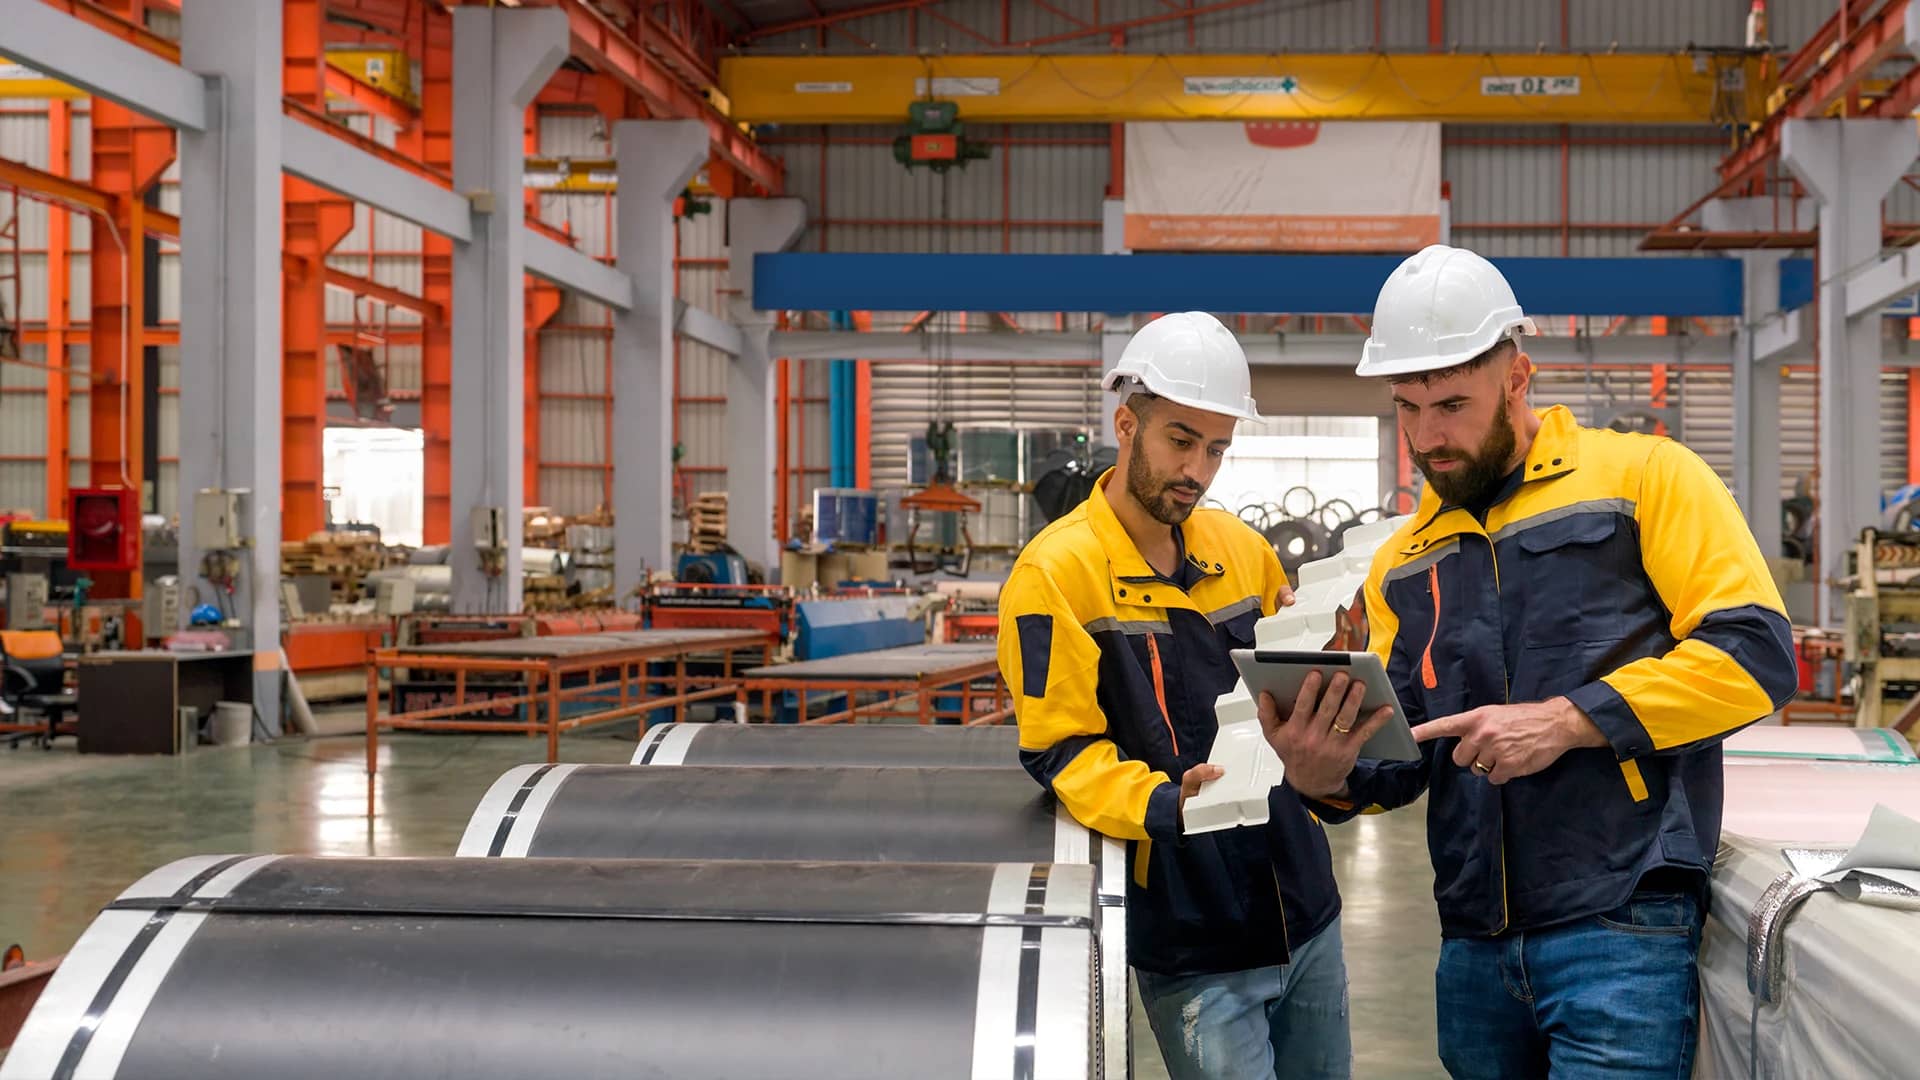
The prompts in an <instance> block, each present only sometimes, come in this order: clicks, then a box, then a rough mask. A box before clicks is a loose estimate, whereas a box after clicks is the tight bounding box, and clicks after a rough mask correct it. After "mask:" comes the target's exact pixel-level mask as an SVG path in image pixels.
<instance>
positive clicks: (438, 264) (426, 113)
mask: <svg viewBox="0 0 1920 1080" xmlns="http://www.w3.org/2000/svg"><path fill="white" fill-rule="evenodd" d="M451 23H452V20H451V18H450V17H449V16H448V15H447V13H446V12H444V11H436V10H434V9H433V8H431V7H429V8H427V9H426V10H425V11H424V12H423V14H422V24H421V28H420V29H421V36H422V42H421V50H422V51H421V52H420V54H419V55H420V75H421V83H420V122H419V123H418V124H415V125H414V126H413V127H411V128H409V129H407V130H406V131H405V132H402V133H401V137H400V142H401V145H402V146H403V147H405V148H406V149H407V151H408V152H409V153H410V154H411V155H412V156H414V157H415V158H417V159H419V160H421V161H424V162H427V163H428V164H429V165H431V166H432V167H434V168H438V169H444V170H446V171H447V172H448V173H451V172H452V170H453V47H452V44H451V42H452V40H453V33H452V25H451ZM420 271H421V274H420V284H421V287H420V295H421V296H422V298H424V299H425V300H426V302H427V303H428V304H431V305H433V307H434V308H435V309H436V310H437V311H438V312H439V313H440V314H439V316H438V317H437V318H436V317H434V316H431V315H429V316H428V317H427V320H426V322H425V325H424V326H423V327H422V328H421V349H420V432H421V436H422V440H423V442H424V443H425V449H424V451H423V452H424V455H425V466H424V475H423V478H422V479H423V485H422V486H423V487H424V493H423V494H424V499H423V503H424V505H423V507H422V510H423V516H422V518H421V532H422V535H423V538H424V539H425V541H426V542H427V543H429V544H444V543H447V542H448V541H449V540H450V539H451V538H452V535H453V522H452V515H453V456H452V446H453V443H452V438H453V337H452V334H451V332H450V331H449V329H448V326H449V320H450V319H452V318H453V316H454V315H455V314H456V312H454V310H453V241H451V240H448V239H447V238H446V237H443V236H437V235H435V234H433V233H427V234H426V235H425V237H424V238H423V240H422V241H421V255H420Z"/></svg>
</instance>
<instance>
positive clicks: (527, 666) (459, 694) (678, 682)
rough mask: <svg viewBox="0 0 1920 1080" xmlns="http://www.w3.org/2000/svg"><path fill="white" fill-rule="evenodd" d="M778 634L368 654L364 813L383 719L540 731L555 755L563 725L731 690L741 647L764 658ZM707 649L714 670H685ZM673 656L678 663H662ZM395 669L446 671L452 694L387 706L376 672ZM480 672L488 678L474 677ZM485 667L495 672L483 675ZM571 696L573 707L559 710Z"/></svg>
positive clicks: (658, 633)
mask: <svg viewBox="0 0 1920 1080" xmlns="http://www.w3.org/2000/svg"><path fill="white" fill-rule="evenodd" d="M774 644H775V642H774V638H773V636H772V635H770V634H766V633H762V632H761V631H758V630H691V629H690V630H623V631H613V632H607V633H597V634H571V635H564V636H555V637H520V638H506V639H501V640H495V641H460V642H451V643H447V644H440V645H413V646H407V647H403V648H392V649H378V650H375V651H374V652H373V653H372V654H371V655H370V656H369V657H368V660H367V813H368V814H369V815H371V814H372V813H373V806H374V781H375V776H376V774H377V772H378V770H379V750H380V732H381V731H382V730H383V729H384V730H411V731H476V732H480V731H492V732H499V731H513V732H527V733H529V734H531V733H538V732H544V733H545V734H546V736H547V760H548V761H558V760H560V733H561V732H563V731H571V730H573V729H574V728H577V727H582V726H585V725H588V724H603V723H607V722H609V721H613V720H621V719H625V718H628V717H632V716H642V715H644V714H646V713H648V712H651V711H652V710H655V709H664V708H671V709H673V710H674V718H675V719H676V720H685V719H686V707H687V705H688V703H690V702H695V701H705V700H713V699H719V698H730V697H734V696H735V695H736V694H737V693H738V692H739V683H738V681H737V680H738V676H737V675H736V674H735V668H734V663H735V654H737V653H740V652H757V653H759V654H760V659H761V662H762V663H764V662H766V661H767V660H768V659H771V658H772V655H773V648H774ZM702 655H711V656H714V657H716V658H717V661H718V663H719V665H720V670H719V672H718V673H717V674H707V675H700V674H689V673H688V671H687V661H688V659H689V658H691V657H695V656H702ZM667 664H671V665H672V671H670V672H669V671H663V670H660V668H661V667H663V666H664V665H667ZM392 669H405V670H407V671H408V672H410V673H417V672H422V671H426V672H438V673H441V674H443V675H450V676H451V677H452V680H453V686H452V688H451V696H452V700H451V701H450V702H445V703H442V702H440V701H438V700H430V701H428V702H426V703H425V705H426V707H423V708H408V707H406V706H405V705H404V704H403V703H402V702H400V701H398V700H396V701H395V702H394V703H393V704H392V706H391V707H390V708H389V711H388V712H387V713H386V715H382V714H381V712H380V673H381V671H382V670H392ZM474 675H478V676H481V677H482V681H481V682H480V683H479V684H477V685H470V684H469V676H474ZM501 676H505V677H506V678H507V680H509V681H500V679H499V677H501ZM489 677H491V678H493V679H494V680H495V681H493V682H487V681H485V680H486V679H487V678H489ZM656 688H664V689H666V690H667V691H668V692H667V693H664V694H663V693H657V692H656ZM588 703H598V704H601V705H604V706H605V707H603V708H596V707H594V706H593V704H588ZM569 704H573V705H575V706H576V709H577V711H575V712H574V713H573V714H572V715H563V707H564V706H567V705H569ZM582 704H585V706H586V707H585V709H584V711H578V706H580V705H582ZM503 711H504V715H503ZM642 729H643V730H644V722H643V725H642Z"/></svg>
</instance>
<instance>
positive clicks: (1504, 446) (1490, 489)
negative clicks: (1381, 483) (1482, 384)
mask: <svg viewBox="0 0 1920 1080" xmlns="http://www.w3.org/2000/svg"><path fill="white" fill-rule="evenodd" d="M1517 445H1519V444H1518V437H1517V436H1516V434H1515V432H1514V430H1513V417H1512V416H1511V415H1509V413H1508V411H1507V399H1506V398H1504V397H1502V398H1501V399H1500V408H1499V411H1498V412H1496V413H1494V416H1493V426H1492V428H1490V429H1489V430H1488V431H1487V437H1486V438H1485V439H1482V440H1481V441H1480V446H1479V448H1478V449H1477V450H1475V451H1474V452H1473V454H1472V456H1471V457H1466V458H1459V459H1454V460H1459V461H1460V462H1461V466H1460V467H1459V468H1458V469H1454V470H1453V471H1451V472H1435V471H1434V469H1433V464H1432V460H1431V459H1430V458H1429V456H1428V455H1426V454H1422V453H1420V452H1419V451H1417V450H1415V449H1414V448H1413V444H1412V443H1411V442H1409V443H1408V444H1407V453H1408V454H1409V455H1411V456H1412V458H1413V463H1414V464H1415V465H1417V466H1419V468H1420V474H1421V475H1422V476H1425V477H1426V478H1427V483H1428V484H1430V485H1432V487H1433V490H1434V491H1436V492H1438V493H1439V495H1440V497H1441V498H1442V499H1444V500H1446V501H1447V503H1448V504H1449V505H1452V506H1473V505H1475V504H1477V503H1483V502H1486V501H1488V500H1489V499H1491V498H1493V495H1494V493H1495V492H1497V491H1499V490H1500V485H1501V484H1502V483H1504V482H1505V481H1506V478H1507V471H1508V469H1507V463H1508V462H1509V461H1512V460H1513V451H1514V448H1515V447H1516V446H1517ZM1446 456H1447V457H1449V458H1451V455H1446Z"/></svg>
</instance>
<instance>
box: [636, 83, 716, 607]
mask: <svg viewBox="0 0 1920 1080" xmlns="http://www.w3.org/2000/svg"><path fill="white" fill-rule="evenodd" d="M613 143H614V153H615V154H616V155H618V158H619V166H618V167H619V172H620V190H619V193H618V194H617V195H616V196H615V198H616V199H617V200H618V203H619V205H618V207H617V210H618V212H617V213H616V214H615V215H614V217H615V219H616V220H617V221H618V222H619V229H620V233H619V236H618V237H616V242H615V244H614V251H615V252H616V253H617V254H618V255H619V260H620V269H621V271H622V272H623V273H625V274H627V275H628V276H629V277H631V278H632V279H633V306H632V307H630V308H628V309H627V310H626V311H624V312H620V313H618V314H617V315H615V317H614V321H613V450H614V458H613V508H614V518H613V528H614V533H613V536H614V543H613V587H614V594H615V595H616V596H626V595H627V594H628V593H630V592H632V591H633V589H634V588H635V587H636V586H638V585H640V584H642V583H644V582H645V581H646V577H647V570H648V569H649V568H653V569H658V570H667V571H669V572H671V571H672V569H673V282H674V274H673V246H674V245H673V240H674V235H673V234H674V228H675V226H674V220H673V200H674V198H675V197H676V196H678V195H679V194H680V193H681V192H682V191H684V190H686V187H687V183H688V182H689V181H691V180H692V179H693V177H694V174H695V173H697V172H699V171H700V167H701V166H702V165H704V164H706V161H707V143H708V135H707V128H706V125H705V124H702V123H701V122H700V121H698V120H623V121H621V122H620V123H618V124H615V125H614V127H613ZM731 520H732V519H731V518H729V521H730V522H731Z"/></svg>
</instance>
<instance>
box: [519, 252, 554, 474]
mask: <svg viewBox="0 0 1920 1080" xmlns="http://www.w3.org/2000/svg"><path fill="white" fill-rule="evenodd" d="M562 299H563V298H562V296H561V292H560V287H559V286H557V285H549V284H547V283H546V282H544V281H537V280H533V279H528V281H527V301H526V302H527V348H526V356H525V367H526V381H527V385H526V395H525V403H524V407H525V410H526V423H525V427H526V433H525V436H524V438H525V441H526V448H525V458H526V460H525V462H524V465H523V468H524V471H525V476H524V477H523V479H522V481H521V486H522V488H523V495H524V498H525V500H526V501H527V502H528V503H529V504H537V503H538V502H539V499H540V329H541V328H542V327H544V326H546V325H547V324H548V323H550V322H552V321H553V317H554V316H555V315H558V314H559V313H560V304H561V301H562Z"/></svg>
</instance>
